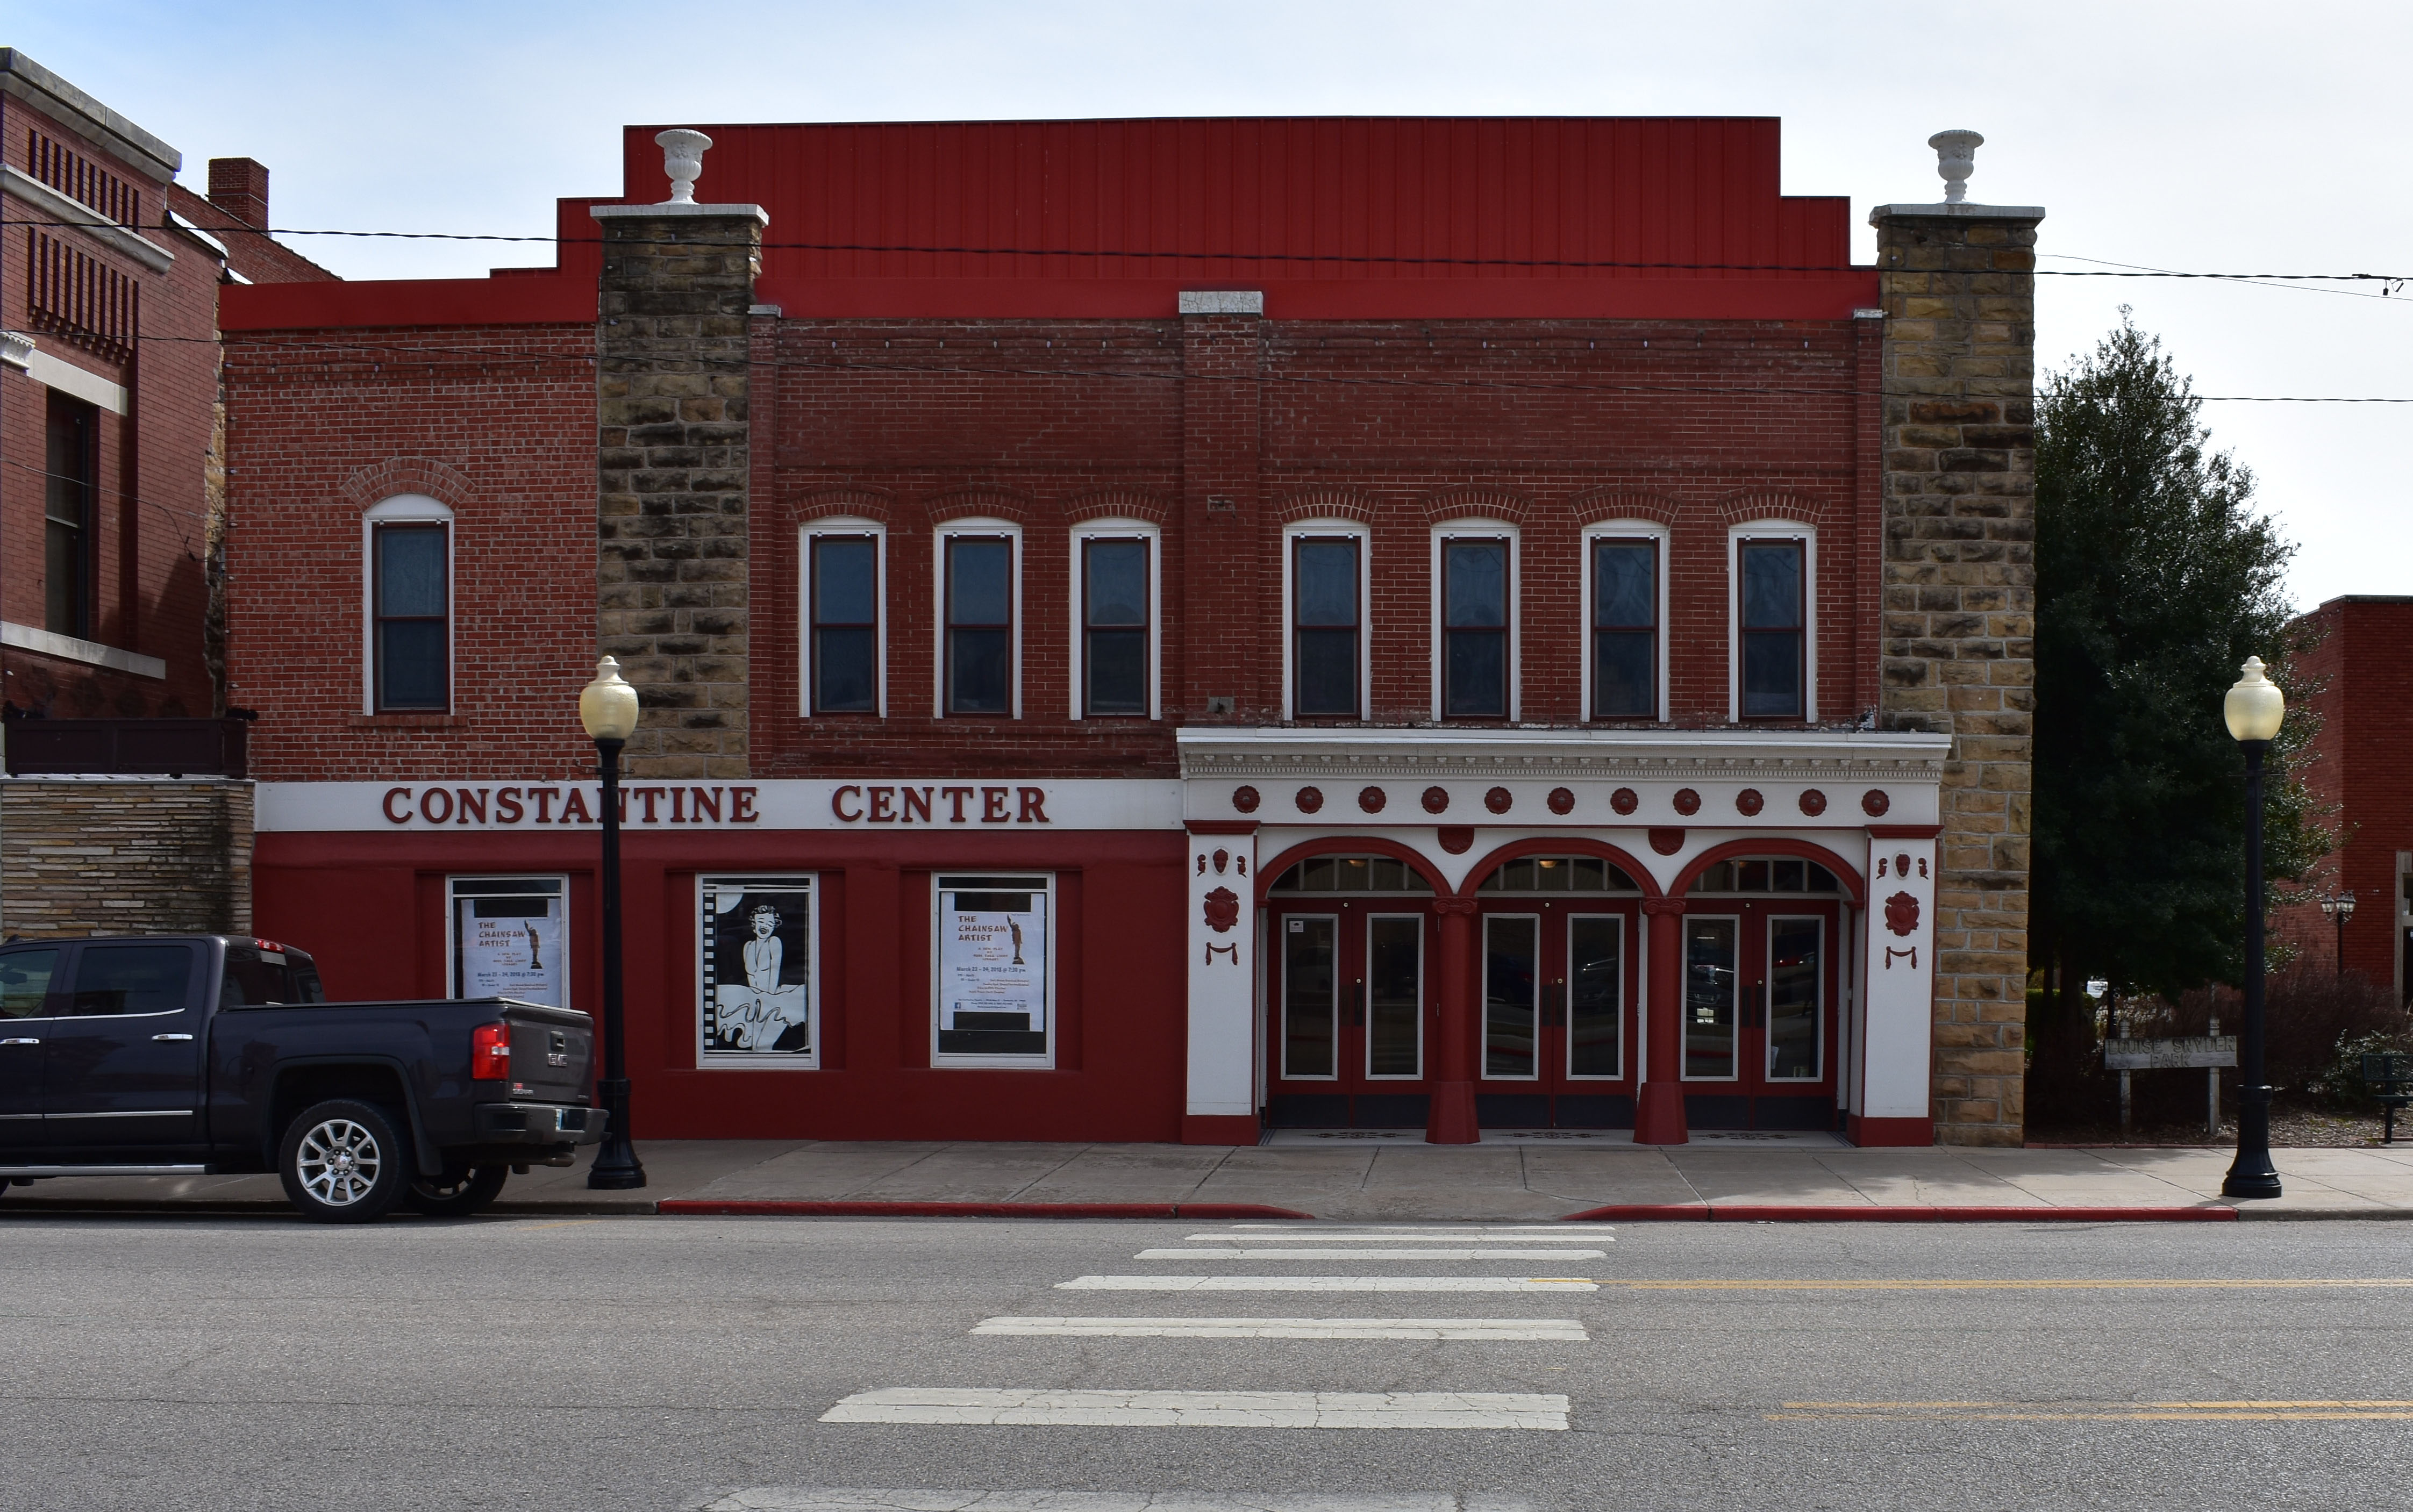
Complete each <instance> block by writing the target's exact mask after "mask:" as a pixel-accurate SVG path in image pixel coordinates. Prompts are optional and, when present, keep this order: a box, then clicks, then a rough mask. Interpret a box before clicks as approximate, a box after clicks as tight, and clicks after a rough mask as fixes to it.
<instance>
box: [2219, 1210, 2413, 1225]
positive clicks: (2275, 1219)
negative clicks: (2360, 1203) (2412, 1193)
mask: <svg viewBox="0 0 2413 1512" xmlns="http://www.w3.org/2000/svg"><path fill="white" fill-rule="evenodd" d="M2237 1216H2238V1217H2240V1218H2242V1219H2243V1220H2245V1221H2246V1222H2247V1223H2256V1224H2287V1223H2296V1224H2302V1223H2317V1224H2325V1223H2333V1222H2335V1221H2337V1220H2339V1219H2361V1220H2362V1221H2364V1222H2370V1221H2372V1220H2374V1219H2381V1220H2386V1219H2393V1220H2395V1221H2397V1222H2400V1223H2401V1222H2403V1221H2404V1220H2406V1219H2407V1218H2413V1208H2240V1209H2238V1210H2237Z"/></svg>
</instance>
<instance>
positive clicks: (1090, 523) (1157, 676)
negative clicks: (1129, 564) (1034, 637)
mask: <svg viewBox="0 0 2413 1512" xmlns="http://www.w3.org/2000/svg"><path fill="white" fill-rule="evenodd" d="M1162 535H1163V533H1162V531H1160V530H1159V529H1158V528H1157V527H1156V526H1155V525H1152V524H1150V523H1149V522H1148V521H1145V520H1132V519H1128V518H1125V517H1123V516H1119V515H1117V516H1111V517H1107V518H1103V519H1098V520H1084V521H1081V522H1080V523H1079V524H1077V525H1074V526H1073V537H1072V550H1071V552H1070V557H1071V560H1070V562H1069V563H1068V565H1067V570H1068V573H1069V576H1070V588H1069V591H1068V592H1067V594H1066V596H1065V599H1064V602H1065V603H1067V604H1069V605H1071V606H1072V612H1071V613H1070V614H1069V615H1067V616H1066V618H1067V619H1068V620H1070V621H1071V622H1072V652H1071V656H1070V658H1069V659H1068V660H1067V661H1066V662H1065V664H1064V665H1066V666H1067V667H1070V668H1072V669H1073V685H1072V687H1071V688H1070V689H1069V690H1067V695H1066V697H1067V702H1068V704H1069V707H1070V708H1071V710H1072V714H1073V718H1074V719H1084V718H1087V717H1088V714H1087V712H1086V711H1085V710H1084V709H1083V707H1082V704H1083V695H1082V690H1083V689H1085V688H1086V687H1088V675H1089V668H1088V663H1087V661H1086V660H1085V657H1086V654H1087V651H1086V648H1087V647H1088V637H1086V636H1084V635H1083V634H1082V633H1081V632H1082V630H1083V629H1084V628H1085V627H1086V623H1087V619H1088V603H1087V600H1086V599H1085V598H1084V597H1083V596H1082V588H1083V584H1082V580H1081V559H1082V557H1083V556H1084V555H1085V554H1086V547H1087V543H1088V542H1090V541H1116V540H1121V541H1129V540H1140V541H1146V542H1147V717H1148V718H1150V719H1162V718H1163V717H1164V697H1163V679H1162V675H1161V674H1162V669H1163V648H1164V594H1163V588H1162V582H1163V575H1162V570H1161V564H1162V561H1163V557H1164V552H1163V547H1162ZM1101 717H1106V716H1101ZM1112 717H1115V718H1118V719H1129V718H1130V717H1131V716H1130V715H1129V714H1118V715H1114V716H1112Z"/></svg>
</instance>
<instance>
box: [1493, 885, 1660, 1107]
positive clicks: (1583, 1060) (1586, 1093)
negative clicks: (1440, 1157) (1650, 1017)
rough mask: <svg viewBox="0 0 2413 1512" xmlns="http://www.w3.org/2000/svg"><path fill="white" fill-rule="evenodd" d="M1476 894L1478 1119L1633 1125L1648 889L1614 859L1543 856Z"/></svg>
mask: <svg viewBox="0 0 2413 1512" xmlns="http://www.w3.org/2000/svg"><path fill="white" fill-rule="evenodd" d="M1476 896H1477V898H1478V900H1479V901H1480V904H1479V905H1480V917H1479V918H1478V920H1477V923H1478V929H1479V933H1478V935H1477V937H1476V951H1477V959H1478V961H1479V962H1480V967H1479V969H1480V972H1481V980H1480V982H1479V983H1478V984H1477V985H1478V991H1479V994H1480V995H1479V998H1478V1002H1479V1006H1480V1009H1481V1014H1482V1028H1481V1035H1482V1037H1481V1043H1480V1049H1479V1052H1478V1061H1477V1074H1478V1076H1479V1077H1480V1078H1481V1080H1480V1081H1478V1082H1477V1083H1476V1090H1475V1119H1476V1122H1477V1123H1480V1124H1482V1125H1483V1126H1484V1127H1485V1128H1494V1129H1506V1128H1517V1129H1548V1128H1565V1129H1606V1128H1631V1127H1633V1125H1634V1055H1635V1051H1634V1047H1635V1023H1636V1015H1635V1007H1636V1003H1637V1002H1638V1001H1639V999H1638V993H1639V991H1640V988H1641V975H1640V970H1639V962H1637V961H1636V952H1635V946H1634V942H1635V941H1636V938H1637V937H1638V935H1637V932H1636V924H1637V922H1638V913H1637V903H1638V901H1639V896H1640V889H1639V888H1636V887H1635V886H1634V883H1633V881H1632V879H1631V878H1630V877H1628V876H1626V875H1625V873H1622V872H1620V871H1619V870H1618V869H1617V868H1616V867H1614V866H1612V865H1609V864H1608V863H1607V862H1606V861H1601V860H1596V859H1591V858H1587V857H1576V856H1542V857H1531V858H1526V859H1519V860H1514V861H1509V862H1507V863H1505V864H1504V865H1503V866H1501V867H1500V868H1499V869H1498V870H1497V871H1495V872H1494V873H1492V874H1491V875H1490V876H1489V877H1488V878H1486V879H1485V880H1484V882H1483V883H1482V884H1481V885H1480V886H1479V887H1478V888H1476Z"/></svg>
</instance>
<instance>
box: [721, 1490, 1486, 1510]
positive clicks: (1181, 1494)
mask: <svg viewBox="0 0 2413 1512" xmlns="http://www.w3.org/2000/svg"><path fill="white" fill-rule="evenodd" d="M1532 1509H1533V1504H1532V1503H1531V1502H1529V1501H1526V1500H1525V1499H1524V1498H1522V1497H1511V1496H1493V1495H1488V1494H1486V1493H1484V1492H1481V1491H1476V1492H1472V1493H1469V1494H1467V1495H1464V1496H1460V1495H1458V1493H1456V1492H1454V1491H1390V1492H1384V1493H1380V1494H1376V1495H1371V1496H1351V1495H1348V1494H1345V1493H1341V1494H1334V1493H1329V1492H1324V1491H1309V1492H1306V1493H1304V1494H1300V1495H1288V1496H1285V1495H1280V1494H1268V1493H1266V1492H1264V1491H1246V1492H1242V1493H1239V1494H1236V1495H1234V1494H1220V1493H1217V1492H1214V1491H988V1490H981V1491H962V1490H945V1491H942V1490H867V1489H855V1488H848V1487H826V1488H824V1487H817V1486H748V1487H746V1488H744V1489H743V1490H733V1491H730V1492H728V1493H727V1494H726V1495H723V1496H721V1497H720V1498H718V1500H716V1501H711V1502H707V1503H705V1504H704V1505H703V1512H1532Z"/></svg>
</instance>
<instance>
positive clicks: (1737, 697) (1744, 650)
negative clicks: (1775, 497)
mask: <svg viewBox="0 0 2413 1512" xmlns="http://www.w3.org/2000/svg"><path fill="white" fill-rule="evenodd" d="M1732 543H1733V544H1732V549H1731V552H1730V559H1729V568H1730V573H1731V579H1730V580H1731V581H1732V583H1733V604H1734V612H1733V622H1732V623H1733V634H1734V639H1733V646H1734V653H1733V664H1732V667H1733V672H1732V675H1733V680H1734V681H1733V686H1734V695H1733V712H1734V717H1735V718H1737V719H1740V720H1754V719H1809V718H1812V717H1813V698H1812V694H1811V689H1812V685H1813V683H1812V680H1813V677H1814V675H1815V673H1816V670H1817V667H1816V653H1815V651H1814V649H1813V642H1812V638H1811V631H1812V625H1813V613H1812V609H1813V605H1812V598H1811V584H1812V582H1813V580H1814V579H1813V573H1814V570H1815V569H1814V564H1813V545H1814V542H1813V538H1812V536H1810V533H1809V532H1808V531H1807V530H1805V529H1803V528H1801V527H1799V526H1793V525H1786V524H1769V525H1757V526H1745V527H1743V528H1741V529H1739V530H1737V531H1736V532H1735V534H1734V536H1733V537H1732Z"/></svg>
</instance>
